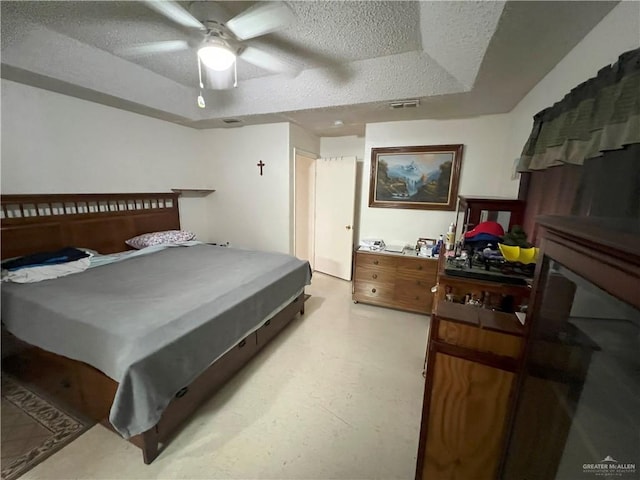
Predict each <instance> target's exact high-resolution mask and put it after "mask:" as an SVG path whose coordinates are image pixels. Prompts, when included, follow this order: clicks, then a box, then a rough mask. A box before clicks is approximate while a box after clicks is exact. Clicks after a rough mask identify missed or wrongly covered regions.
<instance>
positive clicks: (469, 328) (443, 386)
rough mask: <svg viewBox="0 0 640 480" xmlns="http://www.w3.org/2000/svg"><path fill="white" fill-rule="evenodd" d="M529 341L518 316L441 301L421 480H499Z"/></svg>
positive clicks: (432, 346) (434, 327)
mask: <svg viewBox="0 0 640 480" xmlns="http://www.w3.org/2000/svg"><path fill="white" fill-rule="evenodd" d="M524 335H525V328H524V327H523V326H522V325H521V324H520V323H519V322H518V320H517V318H516V316H515V315H514V314H513V313H503V312H498V311H494V310H488V309H484V308H480V307H477V306H470V305H463V304H459V303H453V302H447V301H441V300H440V301H438V302H437V303H436V305H435V308H434V312H433V315H432V317H431V329H430V334H429V342H428V347H427V348H428V350H427V370H426V371H427V375H426V381H425V390H424V400H423V410H422V425H421V429H420V446H419V451H418V464H417V469H416V479H424V480H431V479H438V480H468V479H471V478H473V479H474V480H484V479H486V480H489V479H495V478H496V475H497V472H498V469H499V467H500V461H501V454H502V449H503V446H504V443H505V438H506V426H507V421H508V418H509V413H510V412H511V410H512V403H513V400H512V398H513V392H514V391H515V388H516V385H517V378H518V374H517V372H518V366H519V362H520V359H521V358H522V355H523V350H524V345H525V337H524Z"/></svg>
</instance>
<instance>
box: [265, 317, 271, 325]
mask: <svg viewBox="0 0 640 480" xmlns="http://www.w3.org/2000/svg"><path fill="white" fill-rule="evenodd" d="M269 325H271V319H269V320H267V321H266V322H264V326H265V327H268V326H269Z"/></svg>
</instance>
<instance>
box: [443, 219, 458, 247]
mask: <svg viewBox="0 0 640 480" xmlns="http://www.w3.org/2000/svg"><path fill="white" fill-rule="evenodd" d="M455 243H456V225H455V223H453V222H451V225H449V230H447V237H446V242H445V245H446V249H447V250H453V249H454V247H455Z"/></svg>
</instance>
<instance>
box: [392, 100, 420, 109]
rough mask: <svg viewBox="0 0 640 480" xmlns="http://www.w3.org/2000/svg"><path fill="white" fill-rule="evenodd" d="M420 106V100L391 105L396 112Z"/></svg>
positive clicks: (401, 101)
mask: <svg viewBox="0 0 640 480" xmlns="http://www.w3.org/2000/svg"><path fill="white" fill-rule="evenodd" d="M419 105H420V100H418V99H415V100H400V101H397V102H391V103H389V106H390V107H391V108H392V109H394V110H398V109H400V108H415V107H417V106H419Z"/></svg>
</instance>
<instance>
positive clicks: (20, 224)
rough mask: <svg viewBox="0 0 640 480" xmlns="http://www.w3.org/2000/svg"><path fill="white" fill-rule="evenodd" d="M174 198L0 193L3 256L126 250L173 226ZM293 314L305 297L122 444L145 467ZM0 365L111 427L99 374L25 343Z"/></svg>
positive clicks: (113, 385)
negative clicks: (138, 453) (130, 242)
mask: <svg viewBox="0 0 640 480" xmlns="http://www.w3.org/2000/svg"><path fill="white" fill-rule="evenodd" d="M178 196H179V194H176V193H127V194H118V193H107V194H42V195H2V196H1V197H0V200H1V210H0V219H1V221H0V223H1V235H2V237H1V246H2V248H1V250H2V259H6V258H11V257H15V256H19V255H26V254H30V253H35V252H41V251H51V250H57V249H60V248H63V247H66V246H76V247H86V248H92V249H95V250H97V251H99V252H101V253H114V252H118V251H122V250H125V249H126V248H128V247H127V246H126V244H125V243H124V241H125V240H126V239H128V238H131V237H133V236H136V235H139V234H142V233H147V232H153V231H161V230H173V229H179V228H180V217H179V212H178ZM298 313H300V314H304V293H302V294H301V295H299V296H298V297H297V298H296V299H295V300H293V301H292V302H291V303H290V304H289V305H287V306H285V307H284V308H283V309H282V310H281V311H280V312H279V313H277V314H276V315H275V316H274V317H272V318H271V319H270V320H268V321H267V322H265V324H264V325H263V326H262V327H260V328H259V329H258V330H257V331H255V332H254V333H251V334H250V335H248V336H247V337H245V338H244V339H242V341H240V342H239V343H238V345H237V346H236V347H234V348H233V349H231V350H230V351H229V352H227V353H226V354H225V355H223V356H222V357H221V358H219V359H218V360H217V361H216V362H215V363H213V364H212V365H211V366H210V367H209V368H208V369H207V370H206V371H204V372H203V373H202V374H201V375H200V376H199V377H198V378H196V380H194V381H193V382H192V383H191V384H190V385H187V386H185V387H184V388H182V389H181V390H180V391H179V392H177V394H176V396H175V398H174V399H173V400H172V402H171V403H170V404H169V406H168V407H167V409H166V410H165V411H164V413H163V415H162V418H161V419H160V421H159V422H158V423H157V424H156V425H155V426H154V427H152V428H151V429H149V430H147V431H146V432H144V433H142V434H140V435H136V436H135V437H132V438H130V439H129V441H130V442H132V443H133V444H135V445H137V446H138V447H140V448H141V449H142V455H143V459H144V462H145V463H146V464H149V463H151V462H152V461H153V460H154V459H155V458H156V457H157V456H158V454H159V453H160V451H161V447H163V446H164V445H166V443H167V442H168V440H169V439H170V438H171V437H172V436H173V435H174V433H175V432H176V431H177V430H178V429H179V428H180V426H181V425H183V424H184V421H185V420H186V419H187V418H188V417H189V416H190V415H191V414H192V413H193V412H194V411H195V410H196V409H197V407H198V406H199V405H200V404H202V403H203V402H204V401H206V400H207V399H208V398H210V397H211V395H212V394H213V393H214V392H215V391H216V390H218V389H219V388H220V387H221V386H222V385H223V384H224V383H225V382H226V381H227V380H228V379H229V378H231V377H232V376H233V374H234V373H236V372H237V371H238V370H240V368H242V366H243V365H244V364H246V363H247V362H248V361H249V360H250V359H251V358H252V357H253V356H254V355H255V354H256V353H257V352H258V351H259V350H260V349H261V348H262V347H263V346H264V345H266V344H267V343H268V342H269V341H270V340H271V339H272V338H273V337H275V336H276V335H277V334H278V333H279V332H280V331H281V330H282V329H283V328H284V327H285V326H286V325H287V324H288V323H289V322H290V321H291V320H292V319H293V318H294V317H295V316H296V315H297V314H298ZM5 334H6V332H4V331H3V335H5ZM2 367H3V370H6V371H8V373H11V374H13V375H16V376H18V377H19V378H22V379H24V380H26V381H28V382H31V383H33V384H35V385H36V386H38V387H39V388H42V389H43V390H45V391H46V392H48V393H50V394H52V395H54V396H56V397H58V398H59V399H60V400H62V401H63V402H65V403H69V404H71V406H72V407H74V408H75V409H78V410H79V411H80V412H81V413H82V414H84V415H86V416H88V417H89V418H92V419H94V420H96V421H99V422H101V423H103V424H104V425H105V426H107V427H109V428H111V429H113V428H112V427H111V424H110V423H109V421H108V415H109V410H110V408H111V404H112V403H113V399H114V396H115V392H116V389H117V387H118V384H117V382H115V381H114V380H112V379H111V378H109V377H107V376H106V375H105V374H103V373H102V372H100V371H99V370H97V369H95V368H93V367H91V366H89V365H87V364H85V363H83V362H79V361H75V360H71V359H69V358H66V357H63V356H60V355H56V354H53V353H50V352H46V351H44V350H41V349H39V348H37V347H33V346H30V345H25V346H24V348H23V349H22V351H21V352H20V354H18V355H17V356H14V357H8V358H6V359H5V358H3V363H2Z"/></svg>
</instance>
